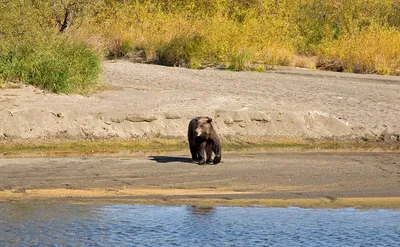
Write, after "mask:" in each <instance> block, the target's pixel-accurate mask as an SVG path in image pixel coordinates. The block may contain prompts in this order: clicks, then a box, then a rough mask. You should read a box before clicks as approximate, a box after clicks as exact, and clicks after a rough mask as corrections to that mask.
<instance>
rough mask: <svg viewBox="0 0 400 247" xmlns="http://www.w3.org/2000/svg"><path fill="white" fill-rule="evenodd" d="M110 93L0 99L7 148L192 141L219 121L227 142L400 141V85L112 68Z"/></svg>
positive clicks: (0, 93)
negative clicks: (198, 125) (200, 123)
mask: <svg viewBox="0 0 400 247" xmlns="http://www.w3.org/2000/svg"><path fill="white" fill-rule="evenodd" d="M104 81H105V82H106V83H108V85H109V88H111V89H108V90H105V91H102V92H98V93H96V94H94V95H91V96H88V97H86V96H79V95H72V96H67V95H56V94H51V93H47V92H44V91H42V90H39V89H36V88H33V87H30V86H28V87H25V86H24V87H22V88H16V89H5V90H0V141H1V142H2V143H9V142H20V141H28V142H31V141H32V142H33V141H37V140H39V139H42V140H52V139H77V140H87V139H107V138H116V139H130V138H140V137H143V136H146V137H149V136H150V137H151V136H157V137H174V138H184V137H185V135H186V131H187V124H188V122H189V119H191V118H192V117H194V116H198V115H208V116H211V117H213V118H214V122H215V125H216V128H217V130H218V132H219V133H220V135H222V137H232V136H233V137H235V138H241V139H246V138H254V137H257V138H266V139H296V140H306V139H307V140H308V139H319V138H336V139H346V140H364V141H371V140H372V141H375V140H383V141H386V142H391V143H399V141H400V124H399V119H400V96H399V95H400V79H399V78H397V77H383V76H376V75H355V74H340V73H332V72H321V71H306V70H300V69H292V70H282V69H280V70H276V71H269V72H264V73H256V72H229V71H222V70H216V69H206V70H189V69H184V68H172V67H162V66H156V65H147V64H135V63H130V62H128V61H115V62H111V61H107V62H105V63H104Z"/></svg>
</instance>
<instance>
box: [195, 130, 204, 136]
mask: <svg viewBox="0 0 400 247" xmlns="http://www.w3.org/2000/svg"><path fill="white" fill-rule="evenodd" d="M195 131H196V135H197V136H201V134H203V130H202V128H196V130H195Z"/></svg>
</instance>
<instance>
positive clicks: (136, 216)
mask: <svg viewBox="0 0 400 247" xmlns="http://www.w3.org/2000/svg"><path fill="white" fill-rule="evenodd" d="M0 246H400V211H395V210H363V211H361V210H356V209H335V210H327V209H301V208H239V207H215V208H198V207H191V206H179V207H166V206H143V205H106V206H104V205H70V204H66V205H55V204H16V203H2V204H0Z"/></svg>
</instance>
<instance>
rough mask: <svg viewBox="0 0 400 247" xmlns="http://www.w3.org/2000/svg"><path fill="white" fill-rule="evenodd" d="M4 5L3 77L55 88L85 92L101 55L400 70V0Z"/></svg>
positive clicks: (242, 66)
mask: <svg viewBox="0 0 400 247" xmlns="http://www.w3.org/2000/svg"><path fill="white" fill-rule="evenodd" d="M0 13H1V15H2V16H1V18H0V78H1V79H0V83H1V81H6V80H20V81H23V82H26V83H30V84H34V85H38V86H41V87H43V88H46V89H48V90H51V91H54V92H66V93H70V92H81V91H82V90H83V91H84V90H86V89H87V88H88V87H90V85H92V84H93V82H95V81H96V77H97V75H98V73H99V71H100V60H101V57H106V58H119V57H130V58H135V59H139V58H140V59H141V60H143V61H146V62H155V63H160V64H164V65H170V66H187V67H191V68H198V67H202V66H207V65H210V64H211V65H219V64H223V65H227V66H229V67H230V68H231V69H233V70H246V69H249V68H250V67H251V65H254V64H256V65H257V66H258V67H257V70H262V68H261V67H262V66H269V65H295V66H299V65H300V66H301V65H302V64H309V63H304V62H302V63H300V64H297V62H296V61H299V60H298V59H296V58H297V57H299V56H301V57H317V58H318V62H317V63H314V64H311V65H307V66H310V67H314V66H317V67H321V68H327V69H333V70H338V71H350V72H357V73H378V74H392V75H399V74H400V0H326V1H322V0H301V1H299V0H246V1H245V0H176V1H169V0H92V1H91V0H35V1H33V0H28V1H27V0H2V1H0ZM260 66H261V67H260ZM252 67H253V68H255V67H254V66H252ZM71 83H74V84H73V85H72V84H71ZM86 83H87V85H86ZM70 84H71V85H70ZM67 85H68V86H67Z"/></svg>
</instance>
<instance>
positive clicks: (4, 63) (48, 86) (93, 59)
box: [0, 35, 101, 94]
mask: <svg viewBox="0 0 400 247" xmlns="http://www.w3.org/2000/svg"><path fill="white" fill-rule="evenodd" d="M4 47H5V49H2V50H1V51H0V77H1V78H2V80H3V81H19V82H23V83H26V84H30V85H33V86H37V87H39V88H42V89H45V90H48V91H50V92H55V93H67V94H69V93H82V94H84V93H85V92H88V91H89V90H90V88H91V87H92V86H94V85H95V84H96V83H97V79H98V76H99V73H100V71H101V60H100V57H99V56H98V55H97V54H96V53H95V52H93V51H92V50H90V49H89V48H88V47H86V46H85V45H83V44H81V43H78V42H74V41H72V40H70V39H68V38H66V37H62V36H59V35H48V36H47V37H46V38H42V37H33V38H32V37H31V38H30V39H28V38H22V39H12V40H11V42H10V43H8V44H7V45H4Z"/></svg>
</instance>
